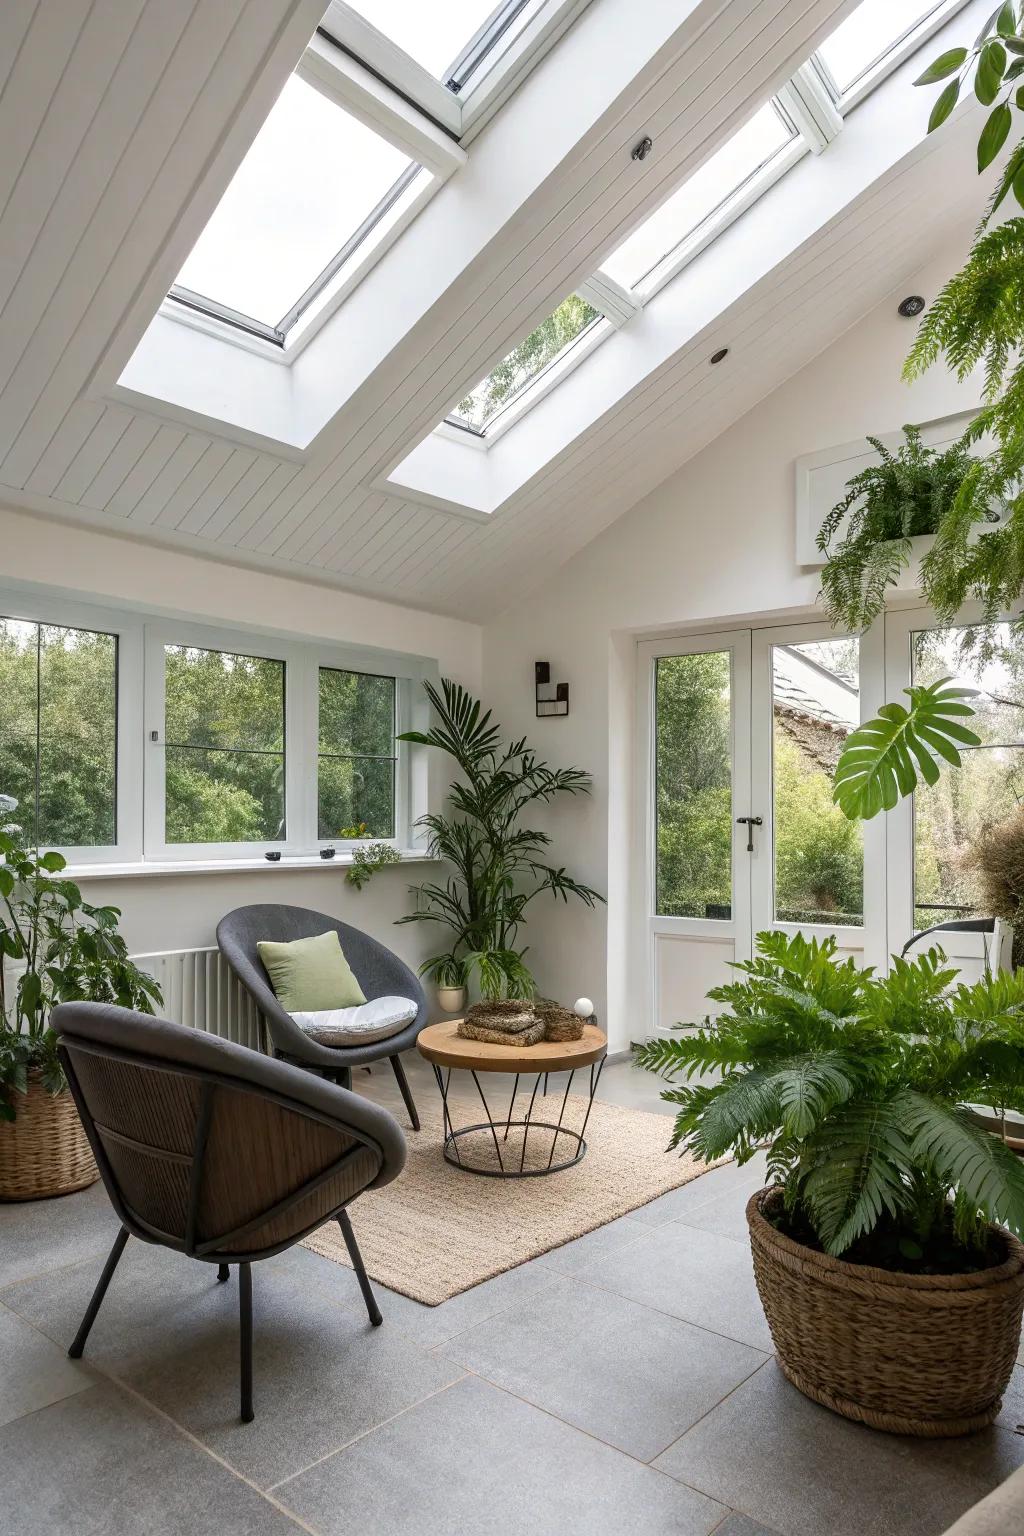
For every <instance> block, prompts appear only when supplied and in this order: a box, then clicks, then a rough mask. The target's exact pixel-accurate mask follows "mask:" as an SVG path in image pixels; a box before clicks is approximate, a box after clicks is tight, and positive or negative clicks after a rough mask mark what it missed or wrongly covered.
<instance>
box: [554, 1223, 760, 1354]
mask: <svg viewBox="0 0 1024 1536" xmlns="http://www.w3.org/2000/svg"><path fill="white" fill-rule="evenodd" d="M714 1235H715V1236H716V1237H717V1236H718V1233H715V1234H714ZM573 1279H574V1280H582V1281H583V1284H584V1285H589V1286H590V1287H591V1289H592V1290H595V1291H601V1292H603V1293H604V1295H606V1296H617V1297H618V1298H619V1300H620V1301H629V1302H632V1304H633V1306H635V1307H646V1308H647V1310H648V1311H649V1312H656V1313H657V1314H658V1316H659V1317H670V1318H671V1319H672V1321H673V1322H676V1323H685V1324H686V1325H687V1327H688V1328H698V1329H699V1330H700V1332H701V1333H709V1334H710V1335H711V1337H712V1338H715V1339H725V1340H726V1341H727V1343H729V1344H740V1345H742V1347H743V1348H744V1349H753V1350H755V1351H756V1352H757V1353H758V1354H760V1355H764V1357H765V1361H767V1360H773V1359H774V1358H775V1350H774V1347H773V1348H771V1349H763V1348H762V1347H761V1345H760V1344H751V1343H750V1341H749V1339H737V1338H734V1337H733V1335H732V1334H731V1333H723V1332H722V1331H721V1329H719V1328H709V1327H708V1326H707V1325H706V1324H705V1323H695V1322H694V1321H693V1319H692V1318H691V1317H680V1316H679V1315H678V1314H677V1313H675V1312H666V1311H665V1310H664V1308H662V1307H655V1306H652V1305H651V1303H650V1302H649V1301H637V1299H636V1297H635V1296H624V1295H623V1294H622V1292H621V1291H613V1290H612V1288H611V1286H609V1285H601V1284H600V1282H599V1281H597V1280H591V1279H590V1278H589V1277H588V1276H587V1275H583V1274H577V1275H574V1276H573ZM763 1363H764V1362H762V1364H763ZM758 1369H760V1367H758Z"/></svg>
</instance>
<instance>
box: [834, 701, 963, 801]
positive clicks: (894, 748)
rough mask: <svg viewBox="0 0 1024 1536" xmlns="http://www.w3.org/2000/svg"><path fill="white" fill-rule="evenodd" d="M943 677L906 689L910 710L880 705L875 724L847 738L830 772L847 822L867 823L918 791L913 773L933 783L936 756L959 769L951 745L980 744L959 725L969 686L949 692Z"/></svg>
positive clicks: (863, 726) (958, 758)
mask: <svg viewBox="0 0 1024 1536" xmlns="http://www.w3.org/2000/svg"><path fill="white" fill-rule="evenodd" d="M949 682H950V679H949V678H948V677H942V678H940V679H939V680H938V682H935V683H928V684H922V685H919V686H918V687H913V688H905V689H904V690H903V691H904V693H906V694H907V696H908V697H909V699H910V708H909V709H906V708H905V707H904V706H903V705H902V704H883V705H882V708H881V711H880V713H879V714H878V716H877V717H876V718H875V719H874V720H868V721H866V722H865V724H864V725H862V726H860V728H859V729H858V730H856V731H854V732H853V734H852V735H851V736H849V737H848V738H847V741H846V746H845V747H844V748H843V752H842V755H841V756H840V759H839V764H838V766H837V768H836V772H835V790H834V798H835V801H836V803H837V805H838V806H839V808H840V809H841V811H842V812H843V814H844V815H845V816H848V817H849V818H850V820H851V821H870V820H871V818H872V817H874V816H877V815H878V813H879V811H883V810H885V811H891V810H892V808H893V806H894V805H896V804H897V802H898V801H899V800H900V799H901V798H902V797H903V796H905V795H909V794H912V793H913V791H914V790H915V789H916V788H917V775H918V770H920V773H921V777H922V778H923V779H924V781H925V783H926V784H935V783H936V782H937V780H938V777H939V767H938V764H937V763H936V761H935V755H936V754H937V755H938V756H939V757H941V758H944V759H945V761H946V762H947V763H952V764H953V766H954V767H959V766H960V753H959V752H958V751H957V746H956V744H957V743H959V744H960V745H961V746H965V747H976V746H979V745H980V742H981V738H980V736H976V735H975V733H974V732H973V731H971V730H969V729H968V728H967V727H966V726H964V725H962V724H961V723H960V721H961V720H962V719H964V718H965V717H969V716H972V715H973V714H974V710H973V709H972V708H971V707H970V705H969V704H964V703H962V702H961V701H962V700H963V699H965V698H973V697H974V694H975V690H974V689H972V688H957V687H952V688H949V687H947V686H946V684H947V683H949Z"/></svg>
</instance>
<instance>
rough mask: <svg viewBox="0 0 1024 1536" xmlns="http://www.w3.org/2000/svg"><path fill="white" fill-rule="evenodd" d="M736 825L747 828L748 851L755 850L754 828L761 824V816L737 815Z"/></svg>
mask: <svg viewBox="0 0 1024 1536" xmlns="http://www.w3.org/2000/svg"><path fill="white" fill-rule="evenodd" d="M736 825H737V826H738V827H744V826H745V827H746V829H747V852H748V853H753V851H754V828H755V827H759V826H760V825H761V818H760V816H737V817H736Z"/></svg>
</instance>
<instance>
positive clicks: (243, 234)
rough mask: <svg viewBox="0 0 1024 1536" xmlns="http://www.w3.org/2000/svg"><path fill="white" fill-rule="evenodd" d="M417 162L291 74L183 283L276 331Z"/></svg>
mask: <svg viewBox="0 0 1024 1536" xmlns="http://www.w3.org/2000/svg"><path fill="white" fill-rule="evenodd" d="M411 164H412V162H411V161H410V159H409V158H408V156H406V155H404V154H403V153H402V151H401V150H399V149H395V147H394V146H393V145H391V144H389V143H388V142H387V140H386V139H382V138H381V137H380V135H379V134H376V133H374V132H373V130H372V129H370V128H367V127H365V126H364V124H363V123H361V122H359V120H358V119H357V118H355V117H352V116H350V115H349V113H347V112H345V111H343V110H342V108H341V107H339V106H338V105H337V104H336V103H335V102H333V101H331V100H330V99H329V98H328V97H327V96H325V95H323V93H322V92H320V91H318V90H316V89H314V87H313V86H311V85H309V84H307V82H306V81H305V80H302V79H300V78H299V76H298V75H292V77H291V78H290V79H289V81H288V82H287V84H286V85H285V87H284V90H283V91H282V92H281V94H280V96H279V97H278V99H277V102H276V103H275V105H274V107H273V109H272V111H271V113H270V116H269V117H268V118H267V120H266V122H265V123H264V125H263V127H262V128H261V129H260V131H259V134H258V135H257V137H256V139H255V141H254V142H253V145H252V148H251V149H250V150H249V153H248V154H247V155H246V157H245V159H244V160H243V161H242V164H241V165H240V166H239V168H238V170H237V171H236V173H235V176H234V178H233V180H232V182H231V185H230V186H229V187H228V189H227V191H226V192H225V193H224V196H223V197H222V198H221V200H220V202H219V204H218V205H217V208H216V210H215V211H214V214H213V217H212V218H211V219H210V222H209V223H208V224H207V226H206V228H205V229H204V231H203V233H202V234H201V235H200V237H199V239H198V241H197V242H196V244H195V246H194V247H193V249H192V254H191V255H190V256H189V258H188V260H187V261H186V263H185V265H184V266H183V267H182V269H181V271H180V272H179V273H178V279H177V281H178V284H179V285H180V286H181V287H184V288H190V289H191V290H192V291H193V292H195V293H198V294H201V295H202V296H203V297H204V298H207V299H213V300H215V301H216V302H217V303H218V304H225V305H227V306H228V307H229V308H231V309H235V310H238V311H240V313H242V314H243V315H248V316H249V317H250V318H251V319H254V320H260V321H262V322H263V323H264V324H265V325H270V326H276V325H277V323H278V322H279V321H280V320H281V318H282V317H283V316H284V315H285V314H286V313H287V312H288V310H289V309H291V307H292V305H294V304H295V303H296V302H297V301H298V300H299V299H300V298H301V297H302V295H303V294H304V293H305V291H306V289H307V288H309V287H310V286H311V284H313V283H314V282H315V281H316V279H317V278H318V277H319V276H320V274H321V273H322V272H323V270H324V268H325V267H326V266H327V265H328V263H329V262H330V261H332V260H333V258H334V257H335V256H336V255H337V254H338V252H339V251H340V250H341V248H342V246H343V245H345V243H346V241H348V239H349V238H350V236H352V235H354V234H355V232H356V230H357V229H358V228H359V226H360V225H361V224H362V223H363V221H364V219H367V218H368V217H369V215H370V214H371V213H372V212H373V211H374V209H375V208H376V207H377V205H378V204H379V203H380V202H381V200H382V199H383V198H384V197H385V195H386V194H387V193H388V192H389V191H390V190H391V188H392V187H393V186H394V184H395V182H396V181H397V180H398V178H399V177H400V176H401V175H402V173H403V172H404V171H405V170H407V169H408V167H409V166H410V165H411Z"/></svg>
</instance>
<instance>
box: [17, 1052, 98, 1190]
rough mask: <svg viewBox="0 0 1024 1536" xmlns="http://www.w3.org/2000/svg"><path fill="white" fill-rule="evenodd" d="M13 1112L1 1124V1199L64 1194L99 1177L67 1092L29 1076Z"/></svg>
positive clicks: (83, 1187)
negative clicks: (50, 1090)
mask: <svg viewBox="0 0 1024 1536" xmlns="http://www.w3.org/2000/svg"><path fill="white" fill-rule="evenodd" d="M17 1109H18V1113H17V1117H16V1118H15V1119H14V1120H12V1121H5V1122H4V1123H3V1124H0V1200H41V1199H43V1198H44V1197H45V1196H47V1195H69V1194H71V1192H72V1190H76V1189H85V1188H86V1187H87V1186H88V1185H89V1184H95V1182H96V1180H97V1179H98V1178H99V1176H100V1171H99V1169H98V1168H97V1166H96V1159H95V1158H94V1157H93V1155H92V1148H91V1147H90V1146H89V1141H88V1138H87V1137H86V1134H85V1131H84V1130H83V1129H82V1122H81V1120H80V1119H79V1118H78V1110H77V1109H76V1108H75V1101H74V1099H73V1098H72V1097H71V1094H70V1093H69V1092H68V1091H67V1090H66V1089H65V1091H64V1092H63V1093H58V1094H52V1093H47V1092H46V1090H45V1088H44V1087H43V1086H42V1083H41V1082H39V1080H38V1079H37V1078H34V1077H33V1076H32V1075H31V1074H30V1075H29V1084H28V1092H27V1093H26V1094H25V1095H24V1097H20V1096H19V1098H18V1105H17Z"/></svg>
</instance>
